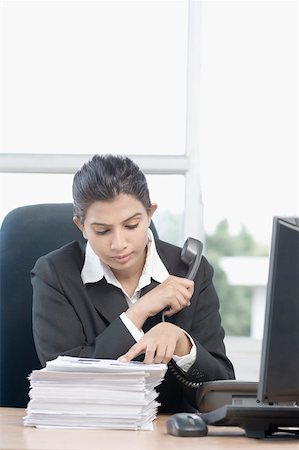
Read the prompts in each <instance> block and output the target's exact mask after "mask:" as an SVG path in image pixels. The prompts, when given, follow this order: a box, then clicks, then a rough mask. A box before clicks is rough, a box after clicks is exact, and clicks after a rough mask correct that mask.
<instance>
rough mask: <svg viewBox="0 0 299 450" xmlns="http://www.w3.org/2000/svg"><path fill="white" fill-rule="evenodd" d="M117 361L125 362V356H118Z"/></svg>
mask: <svg viewBox="0 0 299 450" xmlns="http://www.w3.org/2000/svg"><path fill="white" fill-rule="evenodd" d="M118 361H119V362H123V363H125V362H127V360H126V358H124V357H123V356H121V357H120V358H118Z"/></svg>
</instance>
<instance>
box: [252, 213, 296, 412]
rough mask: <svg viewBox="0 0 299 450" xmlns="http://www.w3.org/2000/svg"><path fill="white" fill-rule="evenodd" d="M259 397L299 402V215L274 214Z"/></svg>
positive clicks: (269, 401) (268, 400)
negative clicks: (278, 215) (277, 215)
mask: <svg viewBox="0 0 299 450" xmlns="http://www.w3.org/2000/svg"><path fill="white" fill-rule="evenodd" d="M257 397H258V400H259V401H260V402H262V403H267V404H277V403H285V402H286V403H297V402H299V217H274V218H273V228H272V241H271V249H270V262H269V276H268V285H267V296H266V311H265V324H264V336H263V344H262V354H261V366H260V379H259V383H258V395H257Z"/></svg>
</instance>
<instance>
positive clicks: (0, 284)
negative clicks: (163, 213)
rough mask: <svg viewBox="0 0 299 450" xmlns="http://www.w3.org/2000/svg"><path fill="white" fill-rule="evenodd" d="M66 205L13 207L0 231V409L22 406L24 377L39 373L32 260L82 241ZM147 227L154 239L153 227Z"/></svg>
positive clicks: (26, 387) (69, 205)
mask: <svg viewBox="0 0 299 450" xmlns="http://www.w3.org/2000/svg"><path fill="white" fill-rule="evenodd" d="M72 217H73V205H72V203H57V204H56V203H51V204H41V205H30V206H23V207H20V208H16V209H14V210H13V211H11V212H10V213H8V214H7V216H6V217H5V219H4V221H3V223H2V226H1V232H0V406H9V407H26V405H27V403H28V401H29V397H28V392H29V382H28V379H27V377H28V375H29V374H30V373H31V371H32V370H33V369H40V368H41V365H40V362H39V359H38V357H37V354H36V351H35V346H34V341H33V335H32V287H31V282H30V271H31V269H32V268H33V266H34V264H35V262H36V260H37V259H38V258H39V257H40V256H42V255H45V254H47V253H49V252H51V251H52V250H55V249H57V248H59V247H61V246H63V245H64V244H66V243H68V242H71V241H74V240H78V241H81V242H84V239H83V237H82V235H81V233H80V231H79V230H78V228H77V227H76V226H75V225H74V224H73V220H72ZM151 229H152V231H153V233H154V235H155V237H157V232H156V229H155V226H154V224H153V223H152V224H151Z"/></svg>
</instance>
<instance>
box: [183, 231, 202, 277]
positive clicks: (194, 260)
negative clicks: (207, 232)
mask: <svg viewBox="0 0 299 450" xmlns="http://www.w3.org/2000/svg"><path fill="white" fill-rule="evenodd" d="M202 251H203V243H202V242H200V241H199V240H197V239H194V238H192V237H189V238H188V239H187V240H186V242H185V244H184V246H183V248H182V251H181V260H182V261H183V262H184V263H185V264H186V265H187V266H188V267H189V269H188V272H187V274H186V278H189V280H194V278H195V275H196V273H197V271H198V268H199V266H200V261H201V258H202Z"/></svg>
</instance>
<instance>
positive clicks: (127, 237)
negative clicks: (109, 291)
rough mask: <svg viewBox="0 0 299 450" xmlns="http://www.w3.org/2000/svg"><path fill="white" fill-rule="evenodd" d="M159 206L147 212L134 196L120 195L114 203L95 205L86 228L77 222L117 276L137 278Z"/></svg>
mask: <svg viewBox="0 0 299 450" xmlns="http://www.w3.org/2000/svg"><path fill="white" fill-rule="evenodd" d="M156 208H157V206H156V205H154V204H153V205H152V207H151V211H150V212H148V211H147V210H146V209H145V207H144V205H143V204H142V203H141V202H140V201H139V200H137V199H136V198H135V197H134V196H132V195H127V194H120V195H119V196H117V197H115V198H114V199H113V200H109V201H96V202H94V203H92V204H91V205H90V206H89V208H88V210H87V212H86V215H85V220H84V223H83V225H82V224H81V223H80V221H79V219H78V218H75V219H74V221H75V223H76V225H77V226H78V227H79V228H80V229H81V231H82V233H83V236H84V237H85V239H87V240H88V241H89V243H90V245H91V248H92V249H93V251H94V252H95V253H96V255H97V256H98V257H99V258H100V259H101V261H103V262H104V263H105V264H107V265H108V266H109V267H110V268H111V269H112V271H113V272H114V274H115V275H117V274H118V273H120V272H121V273H122V274H125V273H126V274H128V275H130V274H134V272H136V271H140V270H142V268H143V265H144V261H145V254H146V245H147V241H148V226H149V223H150V220H151V217H152V215H153V213H154V211H155V210H156Z"/></svg>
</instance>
